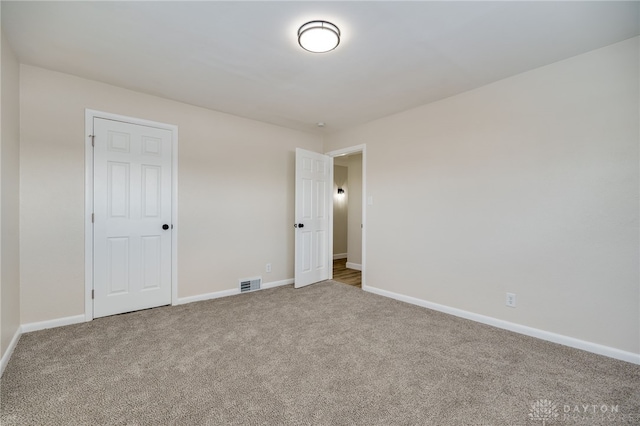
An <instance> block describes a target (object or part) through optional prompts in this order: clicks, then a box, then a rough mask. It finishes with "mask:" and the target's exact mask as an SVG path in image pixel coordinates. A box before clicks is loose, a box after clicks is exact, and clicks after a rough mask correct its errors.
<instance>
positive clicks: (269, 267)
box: [265, 263, 271, 272]
mask: <svg viewBox="0 0 640 426" xmlns="http://www.w3.org/2000/svg"><path fill="white" fill-rule="evenodd" d="M265 270H266V271H267V272H271V264H270V263H267V267H266V268H265Z"/></svg>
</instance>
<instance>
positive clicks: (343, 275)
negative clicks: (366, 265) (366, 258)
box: [333, 259, 362, 288]
mask: <svg viewBox="0 0 640 426" xmlns="http://www.w3.org/2000/svg"><path fill="white" fill-rule="evenodd" d="M333 279H334V281H338V282H341V283H343V284H348V285H352V286H354V287H359V288H362V273H361V272H360V271H358V270H356V269H349V268H347V259H335V260H334V261H333Z"/></svg>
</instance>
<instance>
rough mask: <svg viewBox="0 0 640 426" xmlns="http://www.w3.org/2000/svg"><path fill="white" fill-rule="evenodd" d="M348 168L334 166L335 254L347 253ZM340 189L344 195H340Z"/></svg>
mask: <svg viewBox="0 0 640 426" xmlns="http://www.w3.org/2000/svg"><path fill="white" fill-rule="evenodd" d="M348 187H349V184H348V182H347V167H345V166H338V165H334V166H333V254H334V255H336V254H345V253H347V231H348V227H347V197H348ZM338 188H342V189H344V191H345V192H344V194H341V195H338Z"/></svg>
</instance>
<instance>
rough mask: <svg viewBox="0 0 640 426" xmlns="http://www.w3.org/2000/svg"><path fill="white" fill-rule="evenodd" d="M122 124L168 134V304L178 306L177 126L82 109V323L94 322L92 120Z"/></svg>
mask: <svg viewBox="0 0 640 426" xmlns="http://www.w3.org/2000/svg"><path fill="white" fill-rule="evenodd" d="M94 118H104V119H106V120H114V121H122V122H125V123H130V124H137V125H141V126H148V127H156V128H158V129H165V130H169V131H170V132H171V135H172V137H171V146H172V153H171V154H172V160H171V161H172V164H171V169H172V171H171V223H172V224H173V232H172V238H171V304H172V305H175V304H177V302H178V230H179V228H178V126H175V125H173V124H166V123H158V122H155V121H149V120H143V119H140V118H134V117H127V116H124V115H118V114H111V113H108V112H102V111H95V110H92V109H85V113H84V130H85V132H84V133H85V145H84V146H85V148H84V170H85V175H84V217H85V222H84V320H85V321H91V320H93V300H92V297H91V292H92V290H93V222H92V220H91V215H92V213H93V146H92V140H93V139H92V137H91V136H92V134H93V119H94Z"/></svg>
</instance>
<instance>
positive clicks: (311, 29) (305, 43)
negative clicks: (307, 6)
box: [298, 21, 340, 53]
mask: <svg viewBox="0 0 640 426" xmlns="http://www.w3.org/2000/svg"><path fill="white" fill-rule="evenodd" d="M298 43H299V44H300V47H302V48H303V49H304V50H308V51H309V52H313V53H324V52H328V51H330V50H333V49H335V48H336V47H337V46H338V44H340V30H339V29H338V27H336V26H335V25H333V24H332V23H331V22H327V21H311V22H307V23H306V24H304V25H303V26H301V27H300V29H299V30H298Z"/></svg>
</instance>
